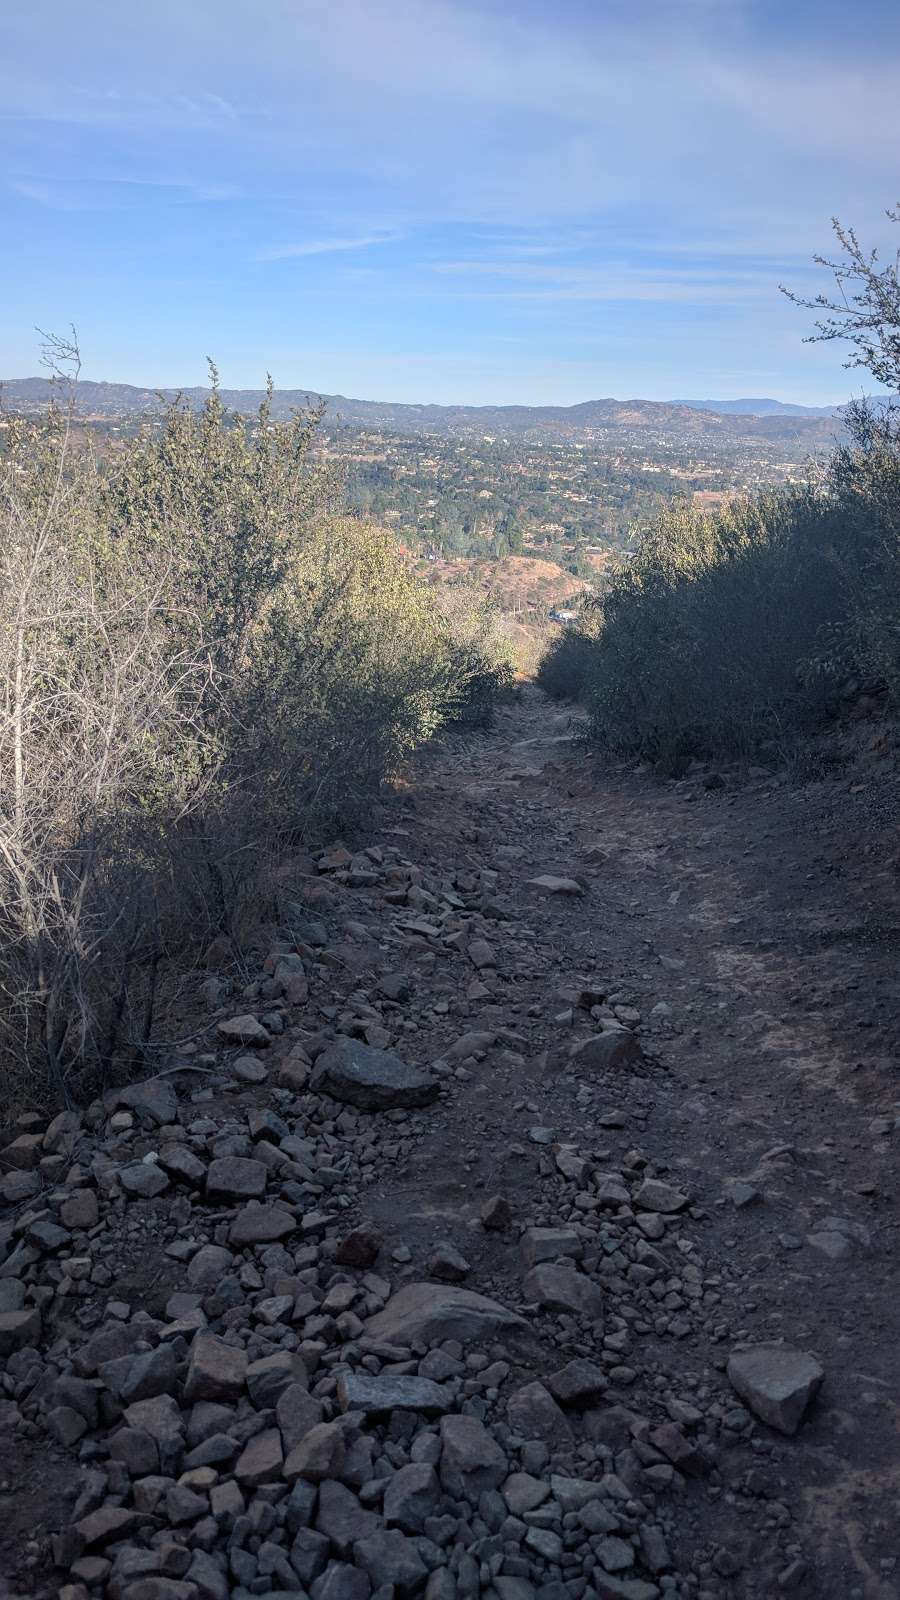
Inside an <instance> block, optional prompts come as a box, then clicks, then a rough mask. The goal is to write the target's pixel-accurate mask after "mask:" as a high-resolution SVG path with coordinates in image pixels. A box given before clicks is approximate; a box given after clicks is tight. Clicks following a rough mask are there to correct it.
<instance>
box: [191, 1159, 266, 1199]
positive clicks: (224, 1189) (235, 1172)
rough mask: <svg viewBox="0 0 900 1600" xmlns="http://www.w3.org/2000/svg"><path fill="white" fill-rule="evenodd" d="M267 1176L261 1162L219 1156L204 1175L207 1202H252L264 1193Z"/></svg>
mask: <svg viewBox="0 0 900 1600" xmlns="http://www.w3.org/2000/svg"><path fill="white" fill-rule="evenodd" d="M267 1176H268V1173H267V1170H266V1167H265V1165H264V1164H263V1162H262V1161H252V1160H250V1159H249V1158H248V1157H246V1156H220V1157H219V1159H218V1160H217V1161H211V1162H210V1164H209V1167H208V1169H207V1173H206V1195H207V1199H209V1200H254V1199H258V1198H259V1196H260V1195H261V1194H265V1192H266V1178H267Z"/></svg>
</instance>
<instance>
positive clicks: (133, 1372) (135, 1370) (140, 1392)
mask: <svg viewBox="0 0 900 1600" xmlns="http://www.w3.org/2000/svg"><path fill="white" fill-rule="evenodd" d="M176 1382H177V1367H176V1362H175V1352H174V1350H173V1349H172V1346H171V1345H168V1344H160V1345H157V1347H156V1349H155V1350H148V1351H147V1352H146V1353H145V1354H143V1355H138V1356H135V1358H134V1360H133V1361H132V1363H131V1366H130V1367H129V1369H128V1372H127V1374H126V1376H125V1379H124V1381H123V1382H122V1384H121V1385H120V1387H119V1398H120V1399H121V1400H122V1403H123V1404H124V1405H130V1404H131V1402H132V1401H133V1400H152V1398H153V1396H154V1395H157V1394H172V1393H174V1390H175V1386H176Z"/></svg>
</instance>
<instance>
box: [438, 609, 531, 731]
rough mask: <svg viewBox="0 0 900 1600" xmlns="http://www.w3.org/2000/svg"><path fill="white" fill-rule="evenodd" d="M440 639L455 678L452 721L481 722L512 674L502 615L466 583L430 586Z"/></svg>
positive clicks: (511, 652)
mask: <svg viewBox="0 0 900 1600" xmlns="http://www.w3.org/2000/svg"><path fill="white" fill-rule="evenodd" d="M433 592H434V594H435V597H436V601H437V605H438V609H439V612H440V615H441V618H442V621H443V632H444V643H443V649H444V651H445V653H446V657H447V661H448V664H449V668H450V674H451V678H452V680H453V683H454V691H453V711H452V715H453V718H454V720H455V721H456V722H460V723H463V724H465V725H467V726H469V727H477V728H484V727H487V726H488V725H489V724H490V721H491V718H492V716H493V712H494V707H495V706H496V704H497V703H498V701H500V700H504V699H506V698H508V697H509V696H510V694H511V692H512V687H513V680H514V678H515V651H514V647H513V643H512V641H511V640H510V639H509V638H508V636H507V635H506V633H505V632H504V630H503V622H502V618H501V617H500V615H499V614H498V612H497V611H496V610H495V608H494V607H493V606H492V605H491V604H490V602H489V601H487V600H485V599H484V598H483V597H482V596H480V595H479V594H478V593H477V591H476V590H474V589H472V588H470V587H469V586H468V585H466V584H462V583H460V584H442V585H440V586H439V587H438V588H437V589H436V590H435V591H433Z"/></svg>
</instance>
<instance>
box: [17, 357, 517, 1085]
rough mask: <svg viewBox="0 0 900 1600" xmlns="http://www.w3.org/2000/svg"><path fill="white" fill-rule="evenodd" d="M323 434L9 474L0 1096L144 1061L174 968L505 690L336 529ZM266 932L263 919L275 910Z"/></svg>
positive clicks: (219, 423)
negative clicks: (418, 754) (297, 850)
mask: <svg viewBox="0 0 900 1600" xmlns="http://www.w3.org/2000/svg"><path fill="white" fill-rule="evenodd" d="M317 420H318V417H317V414H316V413H315V412H312V413H308V414H304V415H301V416H298V417H297V418H296V419H295V420H294V421H293V422H292V423H289V424H286V425H281V426H275V425H274V424H272V422H271V419H270V416H269V411H268V405H264V406H263V408H262V411H261V413H260V415H259V417H258V418H256V419H255V420H253V421H250V422H248V421H246V420H244V419H240V418H235V417H231V416H229V415H227V414H226V413H225V411H224V409H223V407H222V405H221V403H220V401H219V397H218V393H217V390H216V387H215V385H214V386H213V389H212V393H211V396H210V400H209V404H208V405H207V407H206V410H205V412H204V413H203V414H201V415H200V416H196V415H192V414H191V413H190V412H189V411H187V410H186V409H183V408H182V407H180V406H178V405H176V406H173V407H172V408H171V410H170V412H169V413H168V416H167V417H166V419H165V420H164V423H163V425H162V426H161V427H159V428H156V429H151V430H148V431H147V432H146V433H144V434H142V435H141V436H140V437H139V438H138V439H136V440H133V441H126V442H125V443H124V444H123V445H122V447H121V448H120V449H118V450H116V451H115V452H114V454H113V455H112V457H111V459H110V461H109V462H108V463H106V464H105V465H104V466H103V467H101V466H100V465H99V464H98V463H97V462H96V460H95V459H94V458H93V456H92V455H91V453H90V451H89V450H88V449H87V448H86V447H84V446H83V444H82V445H79V446H78V447H76V446H75V444H74V443H73V441H72V439H71V437H70V435H69V429H68V425H67V421H66V418H65V416H64V415H62V414H60V413H53V414H52V415H51V416H50V417H49V418H48V419H47V420H46V422H44V423H42V424H40V425H26V424H23V423H14V424H13V425H12V426H10V427H9V428H8V430H7V432H6V440H7V443H6V446H5V449H4V453H3V457H2V460H0V497H2V499H0V515H2V534H0V538H2V555H0V694H2V700H0V954H2V966H0V1054H2V1067H3V1074H4V1077H3V1082H4V1086H5V1091H6V1095H7V1097H10V1098H11V1097H13V1096H16V1097H18V1098H31V1099H37V1098H44V1099H46V1098H48V1097H55V1098H57V1099H59V1098H67V1097H69V1096H76V1095H78V1094H80V1093H81V1092H83V1091H84V1090H86V1089H89V1088H90V1089H93V1088H95V1087H96V1085H97V1084H98V1082H102V1080H103V1077H104V1074H106V1073H108V1072H109V1071H111V1070H115V1071H121V1070H123V1067H124V1066H125V1065H127V1064H129V1063H133V1062H135V1061H137V1060H138V1059H139V1058H140V1054H141V1051H142V1050H143V1049H144V1048H145V1046H146V1042H147V1041H148V1040H150V1039H151V1038H152V1036H153V1031H154V1026H155V1023H156V1013H157V1010H158V997H159V994H160V992H161V991H162V990H164V989H165V988H166V985H167V984H168V983H169V982H171V979H172V973H173V970H174V969H175V967H176V966H177V965H178V964H179V963H180V964H181V965H182V966H183V965H184V964H185V963H189V962H190V961H191V960H193V959H195V956H196V952H197V951H198V950H199V949H200V948H201V947H202V945H203V943H205V941H206V940H207V939H208V938H209V937H210V936H211V935H212V934H215V933H225V934H226V935H229V936H232V937H233V936H234V935H235V933H236V932H237V931H238V930H239V928H240V926H242V925H246V923H247V921H248V919H250V920H252V917H253V915H254V914H258V913H259V911H260V901H261V898H262V897H264V896H266V895H267V894H268V893H269V888H268V884H269V879H268V875H267V873H266V871H265V870H264V868H265V864H266V863H267V862H269V861H271V860H272V859H273V858H274V857H275V856H276V855H277V853H278V851H279V850H281V849H284V848H289V847H290V846H291V845H293V844H294V843H296V842H297V841H298V840H303V839H305V838H309V837H311V836H312V835H313V834H314V833H315V832H316V831H317V830H322V829H324V828H326V827H328V826H330V825H333V824H334V823H335V822H336V821H340V822H341V823H342V824H351V825H352V823H353V821H354V819H356V818H358V817H360V816H362V815H364V814H365V813H366V811H367V809H368V808H369V807H370V805H371V800H372V797H373V795H374V793H375V792H376V791H377V789H378V787H379V785H380V784H381V783H383V782H384V780H385V779H386V778H388V777H390V776H391V775H392V774H394V773H396V772H397V770H398V768H399V766H400V764H401V763H402V761H403V760H404V758H405V757H406V756H407V754H408V753H409V751H410V750H411V749H413V748H414V747H415V746H416V745H417V744H419V743H420V742H421V741H422V740H424V739H427V738H428V737H429V736H430V735H431V733H432V732H433V731H434V729H435V728H436V727H437V726H438V725H439V724H440V723H441V722H442V721H443V720H445V719H446V718H448V717H451V716H454V715H456V714H458V713H459V711H460V710H461V709H462V708H464V707H465V706H467V705H470V704H478V705H480V706H485V705H486V704H487V702H488V700H489V698H490V694H491V693H492V692H493V690H494V689H495V688H496V687H497V686H498V685H499V683H500V675H499V674H498V669H497V666H496V662H495V659H494V657H493V656H492V655H491V654H490V650H489V630H487V629H486V628H485V627H482V628H480V630H479V627H477V626H475V625H474V623H472V622H471V619H470V620H469V621H467V622H465V623H464V622H463V619H462V618H461V617H460V618H457V619H455V621H454V623H453V625H451V623H450V622H448V619H447V618H446V616H445V615H444V614H443V612H441V611H440V609H439V608H438V607H437V605H436V604H435V603H434V600H433V599H432V597H431V596H430V595H429V593H428V592H427V591H426V590H425V589H424V587H422V586H421V585H419V584H418V583H417V582H416V581H415V579H414V578H413V577H412V576H411V575H410V573H409V572H408V570H407V568H406V567H405V565H404V563H403V561H402V559H401V556H400V553H399V551H398V549H397V548H396V546H395V545H394V544H393V542H392V541H391V540H390V539H389V538H386V537H384V536H382V535H379V534H376V533H373V532H372V531H371V530H369V529H366V528H365V527H363V526H362V525H361V524H359V523H355V522H351V521H348V520H346V519H343V518H342V517H341V516H340V515H339V505H338V501H337V498H336V492H335V487H334V485H333V484H332V482H331V481H330V480H329V479H328V477H327V476H326V475H324V474H323V472H322V471H321V470H320V469H319V468H317V467H316V465H315V464H314V462H313V460H312V456H311V453H310V444H311V441H312V439H313V437H314V433H315V427H316V424H317ZM266 909H268V907H267V908H266Z"/></svg>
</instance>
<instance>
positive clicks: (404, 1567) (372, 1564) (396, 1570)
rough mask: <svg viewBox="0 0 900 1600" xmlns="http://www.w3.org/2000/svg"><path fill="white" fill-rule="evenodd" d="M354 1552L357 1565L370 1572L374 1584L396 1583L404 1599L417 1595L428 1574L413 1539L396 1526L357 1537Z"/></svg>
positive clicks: (397, 1592) (375, 1586)
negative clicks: (395, 1527)
mask: <svg viewBox="0 0 900 1600" xmlns="http://www.w3.org/2000/svg"><path fill="white" fill-rule="evenodd" d="M353 1555H354V1558H355V1562H356V1565H357V1566H358V1567H362V1568H363V1570H364V1571H365V1572H367V1573H368V1575H369V1578H370V1580H371V1582H372V1585H373V1587H374V1588H376V1589H378V1588H381V1587H382V1585H388V1584H393V1586H394V1593H395V1594H396V1595H397V1596H399V1597H401V1600H405V1597H406V1596H407V1595H414V1594H415V1593H416V1592H417V1590H419V1589H421V1588H422V1587H423V1585H424V1584H425V1581H426V1579H427V1577H428V1568H427V1567H426V1566H425V1563H424V1562H423V1560H422V1557H421V1556H420V1555H419V1552H418V1549H417V1547H416V1544H415V1542H414V1540H412V1539H408V1538H407V1537H406V1535H405V1534H403V1533H400V1532H399V1531H398V1530H397V1529H394V1528H386V1529H385V1530H384V1531H383V1532H381V1533H375V1534H372V1535H371V1537H370V1538H367V1539H358V1540H357V1542H356V1543H355V1544H354V1546H353Z"/></svg>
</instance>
